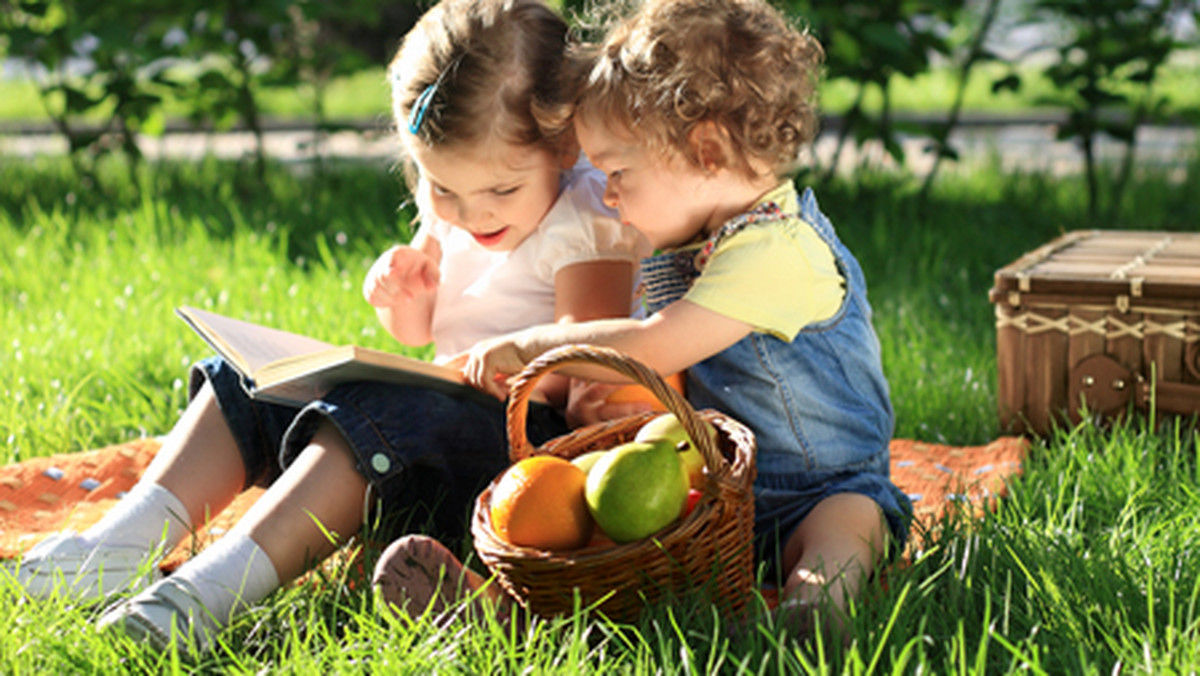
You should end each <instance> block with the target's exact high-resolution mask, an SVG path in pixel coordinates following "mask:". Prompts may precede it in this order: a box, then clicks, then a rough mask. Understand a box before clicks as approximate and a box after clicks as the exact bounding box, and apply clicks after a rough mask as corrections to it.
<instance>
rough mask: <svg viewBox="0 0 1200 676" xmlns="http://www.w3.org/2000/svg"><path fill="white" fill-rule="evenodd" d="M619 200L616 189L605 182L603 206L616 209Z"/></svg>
mask: <svg viewBox="0 0 1200 676" xmlns="http://www.w3.org/2000/svg"><path fill="white" fill-rule="evenodd" d="M619 204H620V200H618V199H617V189H616V188H614V187H613V185H612V183H611V182H610V183H606V184H605V186H604V206H606V207H608V208H609V209H616V208H617V206H619Z"/></svg>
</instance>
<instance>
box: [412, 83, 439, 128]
mask: <svg viewBox="0 0 1200 676" xmlns="http://www.w3.org/2000/svg"><path fill="white" fill-rule="evenodd" d="M441 83H442V78H441V77H439V78H438V79H437V82H434V83H433V84H431V85H429V86H428V87H426V88H425V91H423V92H421V95H420V96H418V97H417V100H416V102H415V103H413V107H412V110H410V111H408V133H410V134H413V135H416V134H417V132H419V131H421V125H423V124H425V116H426V114H428V113H429V104H430V102H432V101H433V96H434V95H435V94H437V90H438V85H440V84H441Z"/></svg>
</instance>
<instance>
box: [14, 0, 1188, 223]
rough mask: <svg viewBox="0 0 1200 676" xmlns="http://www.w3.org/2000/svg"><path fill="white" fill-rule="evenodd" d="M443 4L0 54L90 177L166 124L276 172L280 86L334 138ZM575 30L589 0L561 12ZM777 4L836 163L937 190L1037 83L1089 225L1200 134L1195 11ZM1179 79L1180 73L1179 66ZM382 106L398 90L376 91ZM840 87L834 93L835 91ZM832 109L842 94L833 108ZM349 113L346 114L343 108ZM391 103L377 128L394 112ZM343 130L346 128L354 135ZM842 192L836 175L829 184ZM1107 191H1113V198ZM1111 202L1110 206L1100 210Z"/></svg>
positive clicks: (184, 8) (71, 21)
mask: <svg viewBox="0 0 1200 676" xmlns="http://www.w3.org/2000/svg"><path fill="white" fill-rule="evenodd" d="M428 4H429V3H428V2H418V1H417V0H341V1H340V2H338V3H327V2H318V1H316V0H253V1H251V0H109V1H108V2H104V3H97V2H93V1H92V0H0V54H2V55H3V57H4V58H5V60H6V63H15V64H20V65H21V67H22V71H23V72H25V73H28V74H30V75H32V77H30V78H29V79H30V81H31V82H32V83H33V85H32V86H30V87H29V88H28V89H25V90H23V91H25V92H27V93H26V94H25V95H24V96H28V97H33V98H36V99H38V106H37V110H39V111H40V115H39V117H40V118H41V119H42V120H49V121H50V123H51V124H52V125H53V128H54V129H55V131H56V132H57V133H58V134H61V135H62V136H63V137H64V138H65V139H66V141H67V143H68V148H69V151H70V155H71V157H72V159H73V162H74V163H75V166H76V170H77V171H78V172H80V173H84V174H87V173H89V172H90V171H91V168H92V167H93V166H94V163H95V160H96V158H97V157H99V156H101V155H103V154H106V153H111V152H121V153H124V154H126V155H128V156H129V157H131V158H132V159H133V160H134V161H135V163H136V160H137V159H138V158H139V156H140V154H139V150H138V144H137V142H136V139H137V137H138V136H139V135H151V136H154V135H161V134H163V133H164V131H165V129H166V125H167V122H168V120H171V121H174V122H176V123H178V122H179V121H181V120H182V121H186V123H187V124H189V125H192V126H194V127H196V128H200V129H216V130H223V129H229V128H233V127H235V126H236V127H238V128H240V129H244V130H248V131H249V132H251V133H253V134H254V135H255V137H256V139H257V140H258V144H257V148H258V150H257V153H256V154H255V155H254V158H253V162H254V163H255V164H256V166H257V170H258V172H259V174H260V175H261V171H262V165H263V162H264V150H263V144H262V134H263V129H264V104H265V102H266V101H268V100H269V96H271V94H272V92H277V91H280V90H281V89H283V90H287V91H291V92H294V93H297V94H298V95H299V96H301V97H302V98H303V103H302V105H301V108H302V109H303V110H304V114H303V115H302V117H303V119H304V120H306V122H307V123H309V124H311V125H312V127H313V129H314V131H315V132H318V133H319V132H322V131H330V130H335V129H337V128H338V126H339V124H340V123H339V122H337V120H341V119H342V118H340V117H337V116H334V115H331V114H330V110H331V105H330V104H331V101H330V91H331V86H332V85H333V84H334V83H335V82H338V81H340V80H343V79H345V78H352V77H354V76H355V75H356V74H360V73H363V72H373V73H375V74H376V75H378V73H379V72H380V69H381V68H382V66H383V65H384V64H386V63H387V61H388V60H389V58H390V56H391V54H392V53H393V51H394V50H395V48H396V46H397V43H398V41H399V39H400V36H402V35H403V34H404V33H405V32H406V31H407V30H408V29H409V28H410V27H411V25H412V24H413V22H414V21H415V20H416V18H417V17H418V16H419V15H420V13H421V11H423V9H424V8H425V7H426V6H427V5H428ZM555 4H557V5H558V6H559V7H560V8H561V9H563V10H564V12H566V13H567V14H568V15H569V16H577V15H578V14H579V13H582V12H586V10H587V8H588V6H590V5H591V4H592V0H561V1H560V2H557V3H555ZM779 4H780V7H781V8H783V9H784V10H785V11H787V12H788V13H789V14H791V15H793V16H795V17H796V18H797V20H798V21H800V22H802V23H803V24H804V25H806V26H808V27H809V29H810V30H811V31H812V32H813V33H814V34H815V35H816V36H817V37H818V38H819V39H820V40H821V42H822V43H823V44H824V45H825V48H826V51H827V60H826V73H825V75H826V82H827V85H826V89H827V90H832V91H840V92H842V93H843V96H844V98H845V103H844V104H843V105H842V106H841V107H840V109H837V110H834V109H831V108H829V107H828V106H827V107H826V113H827V115H828V117H827V120H826V128H827V130H828V131H829V132H830V133H833V134H836V138H837V151H836V152H835V154H834V161H833V162H830V163H829V164H828V168H827V169H826V172H827V173H831V172H832V171H833V168H834V167H836V166H837V161H836V159H837V156H838V154H840V152H841V149H843V148H845V147H848V146H861V145H862V144H864V143H866V142H868V141H877V142H879V143H880V144H881V145H882V147H883V148H884V149H885V150H886V152H887V153H888V154H889V155H890V156H891V157H893V158H894V159H895V160H896V161H897V162H899V163H903V161H904V152H905V151H904V149H903V147H902V146H901V144H900V143H899V141H898V139H899V135H900V134H919V135H921V136H922V137H925V138H928V139H929V149H930V150H932V151H933V152H934V153H935V154H936V162H935V164H934V166H933V170H932V171H930V172H929V173H928V174H927V175H926V176H925V179H924V180H925V189H926V190H927V189H928V185H929V184H930V183H931V182H932V181H933V179H934V177H935V175H936V174H937V171H938V168H939V167H940V166H941V163H942V160H950V161H953V160H954V159H956V151H955V149H954V148H953V147H952V146H951V145H950V144H949V143H948V139H949V138H950V134H951V132H952V131H953V130H954V129H955V128H956V127H957V126H958V125H960V124H961V123H962V122H963V105H964V100H965V97H966V94H967V92H968V89H969V87H976V88H977V87H978V86H979V82H980V80H981V79H983V80H984V81H986V86H987V87H988V88H990V92H991V93H992V94H994V95H995V96H997V97H1001V96H1002V95H1003V94H1004V93H1005V92H1013V91H1020V90H1021V89H1022V87H1027V88H1028V87H1034V86H1036V87H1037V88H1038V89H1037V92H1038V93H1037V94H1036V95H1033V96H1032V97H1030V98H1027V101H1032V102H1033V103H1034V104H1035V105H1038V106H1051V107H1053V108H1054V109H1055V110H1056V111H1058V112H1059V113H1061V115H1060V119H1059V120H1058V121H1057V124H1058V133H1059V137H1060V139H1071V140H1074V141H1076V142H1077V143H1078V144H1079V146H1080V148H1081V150H1082V151H1083V154H1084V158H1085V171H1086V175H1087V177H1088V180H1089V185H1090V186H1091V188H1092V190H1091V192H1092V197H1091V202H1090V204H1089V213H1090V214H1091V215H1093V216H1097V215H1099V214H1100V213H1101V210H1102V209H1105V208H1107V209H1109V210H1115V209H1116V207H1117V204H1118V202H1119V201H1120V192H1121V187H1122V186H1123V184H1124V182H1123V179H1122V178H1121V176H1120V175H1118V177H1117V179H1116V180H1115V181H1114V182H1113V183H1112V184H1111V185H1109V186H1108V189H1107V190H1106V191H1105V195H1100V194H1099V192H1100V191H1099V190H1098V188H1097V182H1096V160H1095V156H1094V153H1093V152H1092V150H1093V148H1094V146H1095V143H1096V141H1097V139H1098V138H1099V137H1100V136H1101V135H1108V136H1110V137H1112V138H1114V139H1117V140H1118V141H1120V142H1122V143H1124V144H1126V157H1127V161H1126V162H1124V163H1123V164H1122V167H1121V169H1120V171H1122V172H1124V174H1127V173H1128V171H1129V167H1130V166H1132V161H1133V149H1134V139H1135V137H1136V133H1137V129H1138V128H1139V126H1141V125H1145V124H1152V123H1161V122H1164V121H1167V120H1171V121H1173V122H1175V123H1179V122H1183V123H1184V124H1193V125H1194V124H1196V123H1197V121H1198V120H1200V111H1198V105H1197V103H1196V100H1195V99H1190V100H1180V99H1179V97H1178V96H1174V93H1175V92H1178V91H1179V87H1177V86H1176V87H1165V86H1163V83H1164V80H1165V78H1164V67H1165V66H1166V65H1167V64H1171V63H1173V64H1176V70H1177V71H1178V70H1179V68H1182V69H1183V70H1184V72H1185V73H1187V74H1189V75H1191V77H1187V76H1185V77H1184V81H1185V82H1187V81H1190V82H1192V83H1193V87H1192V88H1193V89H1194V82H1195V81H1196V80H1195V79H1194V76H1195V75H1197V74H1198V73H1197V70H1198V69H1200V66H1198V65H1197V60H1196V53H1197V51H1198V47H1200V40H1198V39H1197V35H1196V25H1197V23H1198V22H1200V3H1197V2H1195V0H841V1H839V2H836V3H830V2H815V1H813V0H787V1H786V2H784V1H782V0H781V1H780V3H779ZM1179 64H1182V65H1179ZM935 72H936V73H937V74H938V79H937V83H938V86H939V87H941V88H948V89H949V90H950V94H949V96H948V97H945V99H944V100H945V101H946V104H945V109H944V110H934V111H925V114H924V115H922V116H921V118H920V119H919V120H916V121H914V120H913V119H912V118H911V117H905V116H902V115H897V112H896V105H895V100H894V98H895V95H894V92H895V87H894V83H896V82H897V80H898V79H900V78H904V79H906V80H909V81H920V80H921V78H925V77H928V76H930V75H931V74H932V73H935ZM379 89H380V99H379V100H380V101H381V102H386V92H385V91H383V90H384V87H383V86H382V82H380V83H379ZM824 91H825V90H823V92H824ZM826 100H828V97H826ZM334 103H336V102H334ZM384 111H386V103H383V105H382V106H381V110H380V115H385V114H386V113H385V112H384ZM343 123H344V121H343ZM826 178H828V176H826ZM1106 185H1107V184H1106ZM1103 198H1106V199H1107V200H1108V203H1107V204H1103V203H1102V199H1103Z"/></svg>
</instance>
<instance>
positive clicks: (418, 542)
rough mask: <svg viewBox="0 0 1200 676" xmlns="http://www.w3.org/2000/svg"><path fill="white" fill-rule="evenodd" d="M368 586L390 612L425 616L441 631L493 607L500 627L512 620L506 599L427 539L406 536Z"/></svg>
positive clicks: (389, 550) (509, 601) (380, 564)
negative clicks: (487, 606) (469, 614)
mask: <svg viewBox="0 0 1200 676" xmlns="http://www.w3.org/2000/svg"><path fill="white" fill-rule="evenodd" d="M371 583H372V586H374V588H375V591H376V594H377V595H378V597H379V598H381V599H382V600H384V601H385V602H386V605H387V607H388V608H390V609H391V610H392V612H394V613H396V614H398V615H399V614H406V615H408V616H409V617H410V618H412V619H414V620H415V619H417V618H419V617H421V616H422V615H424V614H425V613H429V614H430V616H431V617H432V618H434V622H435V623H436V624H438V625H444V624H447V623H449V622H450V621H452V620H453V619H454V618H455V617H457V616H458V615H460V614H461V613H462V612H463V611H464V610H466V611H468V612H473V613H478V612H479V611H481V610H482V609H483V604H484V603H490V604H492V605H494V606H496V608H497V610H496V617H497V619H500V620H501V621H503V622H507V621H508V618H509V617H510V615H511V610H512V599H511V598H510V597H509V596H508V595H507V594H505V593H504V592H503V591H501V590H500V588H499V587H498V586H497V585H495V584H489V581H488V580H486V579H484V578H483V577H482V576H481V575H479V573H476V572H475V571H473V570H471V569H470V568H467V567H466V566H464V565H463V564H462V562H460V561H459V560H458V557H456V556H454V554H453V553H451V551H450V550H449V549H447V548H446V547H445V545H443V544H442V543H440V542H438V541H437V540H435V539H433V538H431V537H428V536H425V535H405V536H404V537H402V538H400V539H398V540H396V541H395V542H393V543H392V544H391V545H389V546H388V548H387V549H385V550H384V551H383V554H382V555H381V556H380V557H379V562H378V563H376V564H375V574H374V575H373V576H372V580H371ZM477 616H478V615H477Z"/></svg>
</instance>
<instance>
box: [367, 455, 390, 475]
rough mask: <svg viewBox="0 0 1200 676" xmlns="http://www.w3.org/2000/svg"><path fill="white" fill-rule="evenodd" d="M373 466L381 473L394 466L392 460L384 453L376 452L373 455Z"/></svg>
mask: <svg viewBox="0 0 1200 676" xmlns="http://www.w3.org/2000/svg"><path fill="white" fill-rule="evenodd" d="M371 467H372V468H373V469H374V470H375V471H376V472H379V473H380V474H383V473H385V472H387V471H388V470H389V469H391V468H392V461H391V460H388V457H387V456H386V455H384V454H382V453H376V454H375V455H373V456H371Z"/></svg>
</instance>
